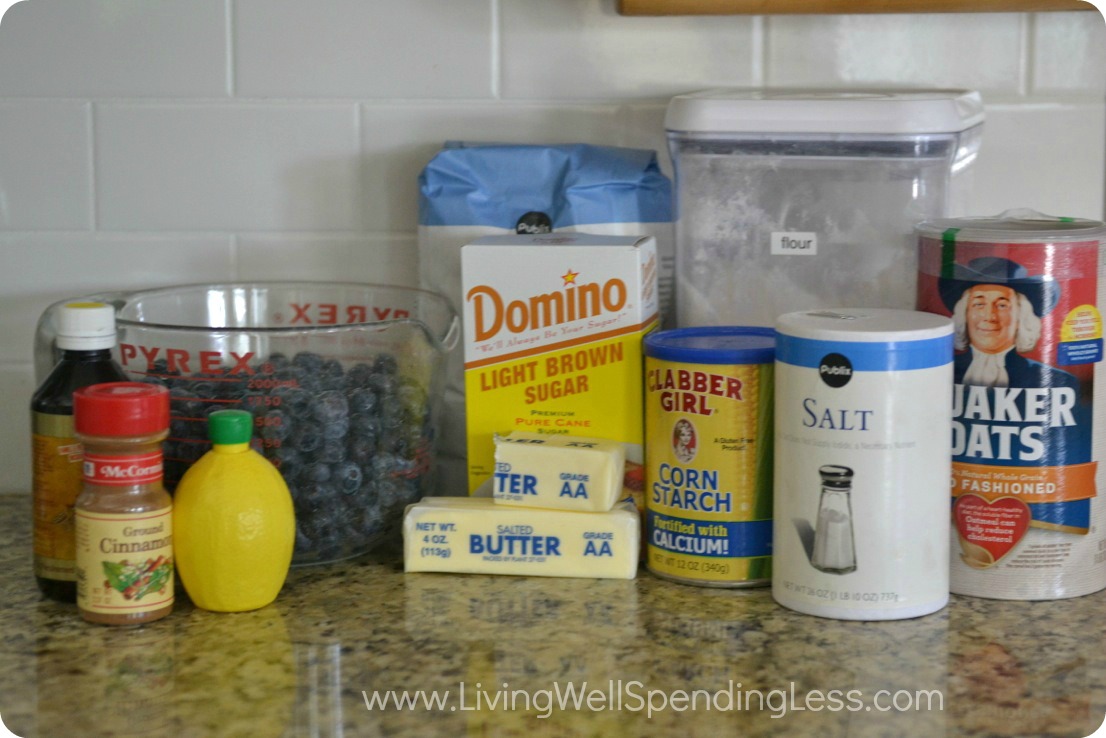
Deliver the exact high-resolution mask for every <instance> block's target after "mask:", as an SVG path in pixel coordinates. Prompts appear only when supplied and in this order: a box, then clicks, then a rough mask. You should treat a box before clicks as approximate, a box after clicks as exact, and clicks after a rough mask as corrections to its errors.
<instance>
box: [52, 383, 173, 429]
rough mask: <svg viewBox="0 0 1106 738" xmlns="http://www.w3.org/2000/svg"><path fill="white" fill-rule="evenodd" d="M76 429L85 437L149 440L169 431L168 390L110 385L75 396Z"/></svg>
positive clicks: (157, 387) (142, 386)
mask: <svg viewBox="0 0 1106 738" xmlns="http://www.w3.org/2000/svg"><path fill="white" fill-rule="evenodd" d="M73 425H74V428H75V429H76V431H77V432H78V433H81V434H84V435H86V436H120V437H126V436H149V435H153V434H155V433H160V432H162V431H164V430H165V429H167V428H168V427H169V390H168V389H166V388H165V387H162V386H160V385H156V384H142V383H141V382H108V383H106V384H94V385H92V386H90V387H84V388H82V389H79V390H77V391H76V392H74V393H73Z"/></svg>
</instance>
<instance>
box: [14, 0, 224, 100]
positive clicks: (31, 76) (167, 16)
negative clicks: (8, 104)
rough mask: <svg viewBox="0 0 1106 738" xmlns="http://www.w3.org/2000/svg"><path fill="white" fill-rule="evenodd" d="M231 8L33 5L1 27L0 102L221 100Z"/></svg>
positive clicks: (125, 0) (50, 1) (177, 2)
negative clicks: (14, 98) (7, 98)
mask: <svg viewBox="0 0 1106 738" xmlns="http://www.w3.org/2000/svg"><path fill="white" fill-rule="evenodd" d="M224 2H225V0H158V1H157V2H149V1H148V0H81V1H80V2H74V0H33V2H22V3H18V4H16V5H14V6H12V8H11V9H10V10H9V11H8V13H7V14H6V15H5V16H4V22H3V23H2V24H0V95H20V96H23V95H29V96H35V97H82V98H83V97H97V96H98V97H134V96H154V97H222V96H226V95H227V85H226V78H227V73H226V59H227V51H226V26H225V17H226V12H225V4H224Z"/></svg>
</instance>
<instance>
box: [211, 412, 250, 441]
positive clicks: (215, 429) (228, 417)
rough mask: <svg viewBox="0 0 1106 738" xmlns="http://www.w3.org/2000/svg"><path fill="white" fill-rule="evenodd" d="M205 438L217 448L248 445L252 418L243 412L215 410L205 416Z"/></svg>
mask: <svg viewBox="0 0 1106 738" xmlns="http://www.w3.org/2000/svg"><path fill="white" fill-rule="evenodd" d="M207 437H208V440H210V441H211V442H212V443H214V444H216V445H218V446H230V445H233V444H235V443H249V442H250V439H251V438H253V416H252V415H250V414H249V413H248V412H246V411H245V410H216V411H215V412H213V413H212V414H211V415H208V416H207Z"/></svg>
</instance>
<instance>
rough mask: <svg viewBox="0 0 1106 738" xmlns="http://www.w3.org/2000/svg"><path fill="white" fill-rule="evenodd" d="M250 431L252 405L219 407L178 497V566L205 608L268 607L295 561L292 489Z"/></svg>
mask: <svg viewBox="0 0 1106 738" xmlns="http://www.w3.org/2000/svg"><path fill="white" fill-rule="evenodd" d="M252 435H253V418H252V416H251V415H250V414H249V413H248V412H246V411H244V410H218V411H216V412H213V413H212V414H211V415H210V416H209V417H208V438H209V439H210V440H211V442H212V448H211V450H210V451H208V452H207V453H206V454H204V455H203V457H201V458H200V460H199V461H197V462H196V463H195V464H193V465H192V467H191V468H189V470H188V471H187V472H186V473H185V475H184V477H183V478H182V479H181V481H180V484H179V485H178V486H177V489H176V492H175V494H174V496H173V530H174V535H175V540H174V552H175V555H176V560H177V572H178V574H179V576H180V580H181V582H182V583H183V584H184V588H185V589H186V590H187V591H188V595H189V597H191V599H192V602H193V603H195V605H196V606H197V607H201V608H203V609H205V610H213V611H216V612H243V611H246V610H256V609H258V608H261V607H265V606H266V605H268V604H269V603H271V602H272V601H273V600H274V599H276V596H277V594H278V593H279V592H280V588H281V587H282V586H284V580H285V578H286V577H287V576H288V568H289V567H290V566H291V563H292V549H293V548H294V546H295V540H296V519H295V513H294V512H293V509H292V496H291V494H290V493H289V492H288V486H287V485H286V484H285V483H284V479H283V477H281V475H280V472H279V471H277V469H276V467H274V466H273V465H272V464H271V463H269V461H268V460H266V459H265V457H263V456H262V455H261V454H259V453H257V452H256V451H254V450H253V449H251V448H250V445H249V444H250V438H251V437H252Z"/></svg>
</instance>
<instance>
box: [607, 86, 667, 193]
mask: <svg viewBox="0 0 1106 738" xmlns="http://www.w3.org/2000/svg"><path fill="white" fill-rule="evenodd" d="M667 109H668V104H667V103H665V104H662V105H624V106H622V108H620V109H619V111H618V130H619V138H618V144H619V145H620V146H627V147H629V148H632V149H652V150H653V151H656V152H657V161H658V162H660V165H661V171H662V172H664V173H665V174H666V175H668V176H669V177H671V176H672V159H671V157H669V155H668V139H667V138H666V137H665V131H664V114H665V111H667Z"/></svg>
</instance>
